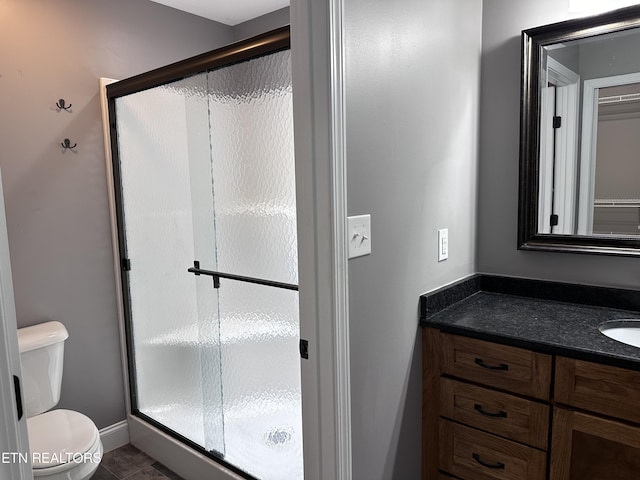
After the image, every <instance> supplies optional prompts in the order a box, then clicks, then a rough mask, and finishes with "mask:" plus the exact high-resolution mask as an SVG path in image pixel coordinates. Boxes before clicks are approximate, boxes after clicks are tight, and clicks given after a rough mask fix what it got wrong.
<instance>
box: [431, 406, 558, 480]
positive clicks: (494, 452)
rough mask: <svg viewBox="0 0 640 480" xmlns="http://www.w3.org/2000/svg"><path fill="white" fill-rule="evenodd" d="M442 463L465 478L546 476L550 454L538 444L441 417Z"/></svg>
mask: <svg viewBox="0 0 640 480" xmlns="http://www.w3.org/2000/svg"><path fill="white" fill-rule="evenodd" d="M440 440H441V443H440V451H439V466H440V469H442V470H444V471H445V472H448V473H451V474H452V475H456V476H458V477H460V478H463V479H465V480H544V478H545V473H546V463H547V460H546V458H547V455H546V454H545V453H544V452H541V451H540V450H536V449H535V448H531V447H526V446H524V445H520V444H519V443H515V442H512V441H510V440H505V439H503V438H500V437H497V436H495V435H491V434H489V433H484V432H481V431H479V430H476V429H473V428H470V427H465V426H463V425H458V424H457V423H453V422H450V421H448V420H444V419H441V420H440Z"/></svg>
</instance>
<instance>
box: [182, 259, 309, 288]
mask: <svg viewBox="0 0 640 480" xmlns="http://www.w3.org/2000/svg"><path fill="white" fill-rule="evenodd" d="M187 272H189V273H193V274H194V275H208V276H209V277H213V288H220V279H221V278H228V279H229V280H236V281H238V282H246V283H255V284H257V285H265V286H267V287H276V288H284V289H286V290H298V285H294V284H293V283H284V282H274V281H272V280H265V279H263V278H254V277H245V276H242V275H234V274H232V273H223V272H216V271H214V270H205V269H204V268H200V262H199V261H198V260H195V261H194V262H193V267H191V268H188V269H187Z"/></svg>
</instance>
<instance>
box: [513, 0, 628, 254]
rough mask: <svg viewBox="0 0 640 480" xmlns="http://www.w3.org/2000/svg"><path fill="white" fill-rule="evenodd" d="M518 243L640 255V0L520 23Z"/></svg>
mask: <svg viewBox="0 0 640 480" xmlns="http://www.w3.org/2000/svg"><path fill="white" fill-rule="evenodd" d="M519 181H520V185H519V188H520V190H519V209H518V214H519V218H518V248H519V249H522V250H545V251H561V252H576V253H596V254H610V255H637V256H640V7H638V6H635V7H629V8H624V9H620V10H615V11H612V12H608V13H604V14H601V15H596V16H592V17H586V18H579V19H574V20H568V21H565V22H561V23H556V24H552V25H545V26H542V27H537V28H532V29H529V30H525V31H523V32H522V96H521V120H520V179H519Z"/></svg>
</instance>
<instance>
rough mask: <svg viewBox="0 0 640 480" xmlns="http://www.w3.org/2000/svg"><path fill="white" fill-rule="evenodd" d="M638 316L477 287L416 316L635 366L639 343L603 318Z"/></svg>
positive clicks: (487, 336) (454, 328) (639, 365)
mask: <svg viewBox="0 0 640 480" xmlns="http://www.w3.org/2000/svg"><path fill="white" fill-rule="evenodd" d="M621 319H639V320H640V311H630V310H618V309H615V308H607V307H601V306H588V305H582V304H576V303H566V302H561V301H556V300H549V299H540V298H531V297H525V296H516V295H509V294H503V293H493V292H485V291H478V292H476V293H472V294H471V295H469V296H467V297H466V298H464V299H462V300H460V301H458V302H457V303H454V304H453V305H451V306H448V307H446V308H444V309H443V310H441V311H439V312H437V313H434V314H432V315H430V316H428V317H426V318H422V319H421V320H420V324H421V325H422V326H423V327H431V328H438V329H441V330H443V331H446V332H451V333H457V334H461V335H466V336H470V337H475V338H479V339H484V340H490V341H494V342H498V343H504V344H509V345H514V346H520V347H524V348H529V349H532V350H536V351H540V352H544V353H551V354H559V355H564V356H568V357H572V358H579V359H583V360H588V361H595V362H599V363H606V364H610V365H615V366H620V367H624V368H630V369H634V370H640V348H636V347H633V346H631V345H626V344H624V343H621V342H618V341H616V340H612V339H610V338H608V337H606V336H605V335H603V334H602V333H601V332H600V331H599V330H598V326H599V325H600V324H601V323H603V322H606V321H610V320H621Z"/></svg>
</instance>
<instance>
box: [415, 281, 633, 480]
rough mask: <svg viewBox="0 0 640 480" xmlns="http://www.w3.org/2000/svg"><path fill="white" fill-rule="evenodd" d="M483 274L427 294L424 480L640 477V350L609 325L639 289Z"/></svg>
mask: <svg viewBox="0 0 640 480" xmlns="http://www.w3.org/2000/svg"><path fill="white" fill-rule="evenodd" d="M482 277H483V276H480V278H478V277H474V278H473V279H471V280H467V281H466V282H463V283H462V284H459V285H456V286H454V287H452V288H448V289H443V290H441V291H439V292H435V294H432V295H425V296H423V297H422V298H421V325H422V326H423V327H424V328H423V398H424V401H423V447H422V452H423V480H435V479H437V480H444V479H450V478H458V479H462V480H485V479H486V480H490V479H491V480H493V479H504V480H544V479H550V480H578V479H580V480H596V479H603V478H608V479H616V480H632V479H637V478H639V475H640V473H639V472H640V348H637V347H634V346H631V345H626V344H623V343H620V342H618V341H616V340H612V339H610V338H608V337H606V336H605V335H603V334H602V333H601V332H600V331H599V329H598V327H599V326H600V325H601V324H602V323H604V322H607V321H611V320H620V319H628V318H639V319H640V311H638V310H640V309H638V308H633V309H631V308H629V307H634V306H635V305H636V304H637V302H638V300H639V299H638V294H639V293H640V292H635V291H628V290H618V289H599V288H597V287H580V286H567V289H566V290H565V291H564V293H568V298H571V299H572V300H574V301H575V300H576V299H577V298H578V297H581V298H583V299H585V300H587V301H588V302H589V303H596V305H598V306H594V305H585V304H579V303H568V302H561V301H558V298H561V296H562V295H563V285H565V284H550V283H548V282H538V281H526V280H514V279H508V280H506V281H504V280H502V279H499V278H498V279H496V278H495V277H494V278H487V277H485V278H482ZM483 284H484V286H485V287H488V288H483ZM500 285H502V287H504V286H505V285H506V286H507V288H502V287H500ZM514 285H515V287H514ZM497 287H499V288H497ZM487 290H489V291H487ZM499 290H503V292H500V291H499ZM504 291H507V292H510V293H513V292H514V291H516V292H519V293H521V295H513V294H505V293H504ZM545 292H546V293H545ZM549 292H553V293H552V294H551V295H547V293H549ZM528 294H532V295H534V296H538V297H545V296H546V297H549V296H550V297H552V298H533V297H531V296H527V295H528ZM612 304H620V305H624V306H625V307H626V308H627V309H626V310H621V309H615V308H611V305H612Z"/></svg>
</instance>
